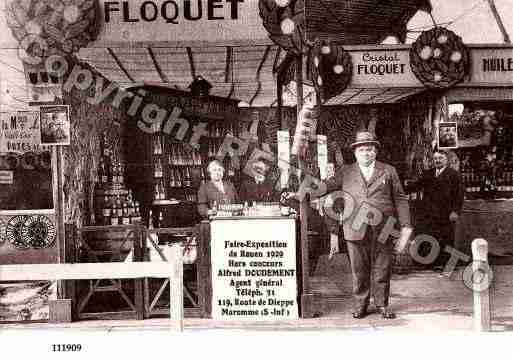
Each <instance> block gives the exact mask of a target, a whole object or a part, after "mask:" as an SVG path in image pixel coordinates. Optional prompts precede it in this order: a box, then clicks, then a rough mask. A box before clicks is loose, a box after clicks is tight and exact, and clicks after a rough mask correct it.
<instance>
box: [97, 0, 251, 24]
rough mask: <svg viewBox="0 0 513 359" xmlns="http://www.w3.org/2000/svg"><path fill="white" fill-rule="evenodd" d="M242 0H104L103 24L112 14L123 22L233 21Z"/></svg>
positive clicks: (111, 18)
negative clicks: (137, 1)
mask: <svg viewBox="0 0 513 359" xmlns="http://www.w3.org/2000/svg"><path fill="white" fill-rule="evenodd" d="M244 1H245V0H207V1H205V0H166V1H158V0H153V1H149V0H148V1H144V2H142V3H140V4H138V3H136V4H134V3H133V2H130V3H129V2H128V1H106V2H104V4H103V12H104V20H105V23H109V22H111V21H112V20H113V19H114V17H116V18H117V19H116V20H117V21H119V22H124V23H134V22H154V21H165V22H166V23H168V24H179V23H180V22H184V21H197V20H237V19H239V17H240V15H241V11H240V4H242V3H244Z"/></svg>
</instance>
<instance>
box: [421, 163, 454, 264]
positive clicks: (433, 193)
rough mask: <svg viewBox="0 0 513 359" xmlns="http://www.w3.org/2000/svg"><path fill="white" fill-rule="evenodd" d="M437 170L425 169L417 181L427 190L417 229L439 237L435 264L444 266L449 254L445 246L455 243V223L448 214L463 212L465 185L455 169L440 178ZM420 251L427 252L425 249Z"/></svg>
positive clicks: (444, 171) (446, 171) (445, 171)
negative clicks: (439, 252)
mask: <svg viewBox="0 0 513 359" xmlns="http://www.w3.org/2000/svg"><path fill="white" fill-rule="evenodd" d="M435 171H436V170H435V169H434V168H433V169H431V170H428V171H426V172H425V173H424V174H423V176H422V178H421V179H420V180H419V181H418V182H417V187H420V189H423V191H424V195H423V198H422V202H421V213H420V216H419V217H420V220H419V222H420V223H419V226H418V231H419V233H421V234H429V235H431V236H433V237H434V238H436V239H437V240H438V242H439V244H440V249H441V255H440V256H439V257H438V259H437V261H436V262H435V264H436V265H445V262H446V261H447V260H448V258H449V257H450V255H449V254H448V253H445V252H444V251H443V249H444V247H445V246H446V245H449V246H454V224H453V223H452V222H451V221H450V220H449V215H450V214H451V212H455V213H457V214H458V215H459V214H460V212H461V207H462V205H463V186H462V185H461V179H460V175H459V173H458V172H457V171H456V170H454V169H452V168H450V167H446V168H445V169H444V170H443V171H442V173H440V175H439V176H438V177H437V176H436V175H435V173H436V172H435ZM419 233H418V234H419ZM429 250H430V249H429V248H428V252H427V253H426V255H427V254H428V253H429ZM420 254H421V255H424V253H423V251H421V253H420Z"/></svg>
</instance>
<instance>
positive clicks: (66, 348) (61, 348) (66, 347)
mask: <svg viewBox="0 0 513 359" xmlns="http://www.w3.org/2000/svg"><path fill="white" fill-rule="evenodd" d="M81 350H82V345H81V344H52V351H54V352H79V351H81Z"/></svg>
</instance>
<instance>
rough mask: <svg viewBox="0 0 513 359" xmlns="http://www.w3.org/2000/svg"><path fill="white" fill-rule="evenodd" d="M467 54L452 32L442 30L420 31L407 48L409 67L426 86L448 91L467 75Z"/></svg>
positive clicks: (458, 38) (441, 28)
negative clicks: (408, 48) (447, 89)
mask: <svg viewBox="0 0 513 359" xmlns="http://www.w3.org/2000/svg"><path fill="white" fill-rule="evenodd" d="M469 63H470V54H469V51H468V49H467V47H466V46H465V44H464V43H463V41H462V40H461V38H460V37H459V36H458V35H456V34H455V33H454V32H452V31H450V30H447V29H446V28H443V27H435V28H433V29H431V30H428V31H424V32H423V33H422V34H421V35H420V36H419V37H418V39H417V40H416V41H415V42H414V43H413V44H412V47H411V49H410V66H411V69H412V71H413V73H414V74H415V76H416V77H417V78H418V79H419V80H420V82H422V83H423V84H424V85H425V86H426V87H429V88H448V87H452V86H454V85H455V84H457V83H458V82H460V81H462V80H463V79H464V78H465V76H466V75H467V74H468V72H469Z"/></svg>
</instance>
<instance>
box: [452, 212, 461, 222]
mask: <svg viewBox="0 0 513 359" xmlns="http://www.w3.org/2000/svg"><path fill="white" fill-rule="evenodd" d="M459 218H460V216H459V215H458V213H456V212H454V211H453V212H451V214H450V215H449V221H451V222H457V221H458V219H459Z"/></svg>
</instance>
